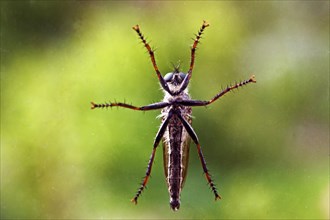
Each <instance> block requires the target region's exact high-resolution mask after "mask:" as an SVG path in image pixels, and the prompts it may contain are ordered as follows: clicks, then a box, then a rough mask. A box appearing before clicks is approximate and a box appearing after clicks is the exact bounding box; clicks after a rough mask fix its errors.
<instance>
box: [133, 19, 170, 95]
mask: <svg viewBox="0 0 330 220" xmlns="http://www.w3.org/2000/svg"><path fill="white" fill-rule="evenodd" d="M133 30H135V32H136V33H137V34H138V35H139V38H140V39H141V41H142V43H143V44H144V46H145V48H147V50H148V53H149V55H150V59H151V62H152V65H153V67H154V69H155V71H156V74H157V77H158V80H159V82H160V84H161V86H162V87H163V88H164V89H165V90H166V91H167V92H168V93H170V94H172V93H171V92H170V90H169V88H168V85H167V83H166V82H165V80H164V78H163V77H162V75H161V73H160V71H159V69H158V66H157V64H156V60H155V53H154V50H152V49H151V47H150V45H149V44H148V43H147V41H146V39H145V38H144V36H143V34H142V32H141V31H140V27H139V25H135V26H133Z"/></svg>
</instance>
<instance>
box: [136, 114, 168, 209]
mask: <svg viewBox="0 0 330 220" xmlns="http://www.w3.org/2000/svg"><path fill="white" fill-rule="evenodd" d="M172 115H173V114H172V112H171V111H170V112H169V114H168V116H167V118H166V119H165V120H164V121H163V123H162V124H161V126H160V128H159V130H158V133H157V135H156V138H155V140H154V144H153V149H152V153H151V156H150V159H149V162H148V166H147V170H146V175H145V177H144V178H143V181H142V183H141V186H140V188H139V189H138V191H137V193H136V194H135V196H134V198H133V199H131V201H132V202H134V203H135V204H137V200H138V198H139V196H140V195H141V193H142V191H143V190H144V188H145V187H146V185H147V182H148V179H149V177H150V174H151V168H152V164H153V161H154V158H155V153H156V149H157V146H158V144H159V142H160V140H161V139H162V137H163V135H164V133H165V130H166V128H167V125H168V122H169V120H170V119H171V117H172Z"/></svg>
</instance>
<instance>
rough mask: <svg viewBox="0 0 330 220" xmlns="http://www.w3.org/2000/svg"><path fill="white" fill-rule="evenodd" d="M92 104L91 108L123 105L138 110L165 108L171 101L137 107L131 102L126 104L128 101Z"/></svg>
mask: <svg viewBox="0 0 330 220" xmlns="http://www.w3.org/2000/svg"><path fill="white" fill-rule="evenodd" d="M91 104H92V107H91V109H94V108H111V107H114V106H117V107H123V108H129V109H133V110H138V111H148V110H156V109H161V108H164V107H166V106H169V105H170V103H168V102H157V103H153V104H150V105H146V106H141V107H136V106H133V105H129V104H126V103H122V102H114V103H104V104H95V103H94V102H91Z"/></svg>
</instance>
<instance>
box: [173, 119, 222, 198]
mask: <svg viewBox="0 0 330 220" xmlns="http://www.w3.org/2000/svg"><path fill="white" fill-rule="evenodd" d="M176 115H177V116H178V117H179V119H180V121H181V122H182V124H183V126H184V127H185V129H186V131H187V132H188V134H189V135H190V137H191V139H192V140H193V141H194V142H195V144H196V146H197V151H198V156H199V159H200V161H201V163H202V167H203V171H204V173H205V177H206V179H207V181H208V183H209V184H210V187H211V189H212V191H213V193H214V196H215V200H217V199H221V196H220V195H219V194H218V192H217V189H216V188H215V184H214V182H213V180H212V178H211V175H210V173H209V171H208V169H207V167H206V162H205V158H204V156H203V152H202V148H201V145H200V143H199V140H198V137H197V135H196V133H195V131H194V129H193V128H192V127H191V125H190V124H189V123H188V122H187V121H186V119H184V118H183V117H182V115H181V114H180V113H177V114H176Z"/></svg>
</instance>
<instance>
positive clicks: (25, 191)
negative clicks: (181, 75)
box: [0, 1, 329, 219]
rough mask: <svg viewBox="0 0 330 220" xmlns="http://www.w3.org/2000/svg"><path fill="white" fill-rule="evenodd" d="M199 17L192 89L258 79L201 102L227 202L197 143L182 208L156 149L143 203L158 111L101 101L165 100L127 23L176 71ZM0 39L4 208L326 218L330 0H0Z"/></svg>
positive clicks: (44, 214) (65, 213)
mask: <svg viewBox="0 0 330 220" xmlns="http://www.w3.org/2000/svg"><path fill="white" fill-rule="evenodd" d="M204 19H205V20H207V21H208V22H209V23H210V24H211V25H210V27H209V28H207V29H206V31H205V35H203V37H204V38H203V39H202V42H201V45H200V46H199V50H198V51H197V57H196V63H195V69H194V75H193V78H192V81H191V84H190V92H191V95H192V97H193V98H195V99H202V100H205V99H210V98H211V97H213V95H215V94H216V93H217V92H218V91H220V90H221V88H222V87H224V86H226V85H227V84H230V83H233V82H235V81H238V80H244V79H247V78H249V76H250V75H251V74H252V73H254V74H255V75H256V78H257V80H258V83H257V84H252V85H248V86H246V87H244V88H241V89H239V90H238V91H235V92H233V93H230V94H228V95H226V96H225V97H223V98H222V99H221V100H219V101H217V102H216V103H214V104H212V105H211V106H209V107H208V108H203V107H201V108H195V109H194V112H193V114H194V117H195V120H194V122H193V127H194V128H195V130H196V132H197V134H198V135H199V138H200V141H201V143H202V147H203V149H204V154H205V157H206V160H207V163H208V166H209V169H210V170H211V173H212V174H213V178H214V180H215V182H216V183H217V186H218V189H219V192H220V194H221V195H222V197H223V199H222V200H221V201H217V202H215V201H214V197H213V194H212V192H211V190H210V189H209V187H208V186H207V183H206V180H205V178H204V176H203V172H202V168H201V165H200V162H199V159H198V155H197V152H196V148H195V146H194V145H192V146H191V151H190V165H189V166H190V169H189V171H188V177H187V181H186V184H185V187H184V189H183V192H182V204H181V209H180V210H179V211H178V212H173V211H171V210H170V208H169V204H168V202H169V198H168V193H167V188H166V183H165V178H164V174H163V168H162V165H163V162H162V149H161V147H159V149H158V151H157V155H156V160H155V164H154V167H153V172H152V178H151V179H150V181H149V184H148V188H147V190H146V191H145V192H144V193H143V195H142V196H141V197H140V200H139V204H138V205H137V206H135V205H133V204H132V203H130V199H131V198H132V197H133V196H134V193H135V192H136V190H137V188H138V186H139V183H140V181H141V178H142V177H143V175H144V173H145V168H146V165H147V161H148V159H149V156H150V153H151V150H152V142H153V139H154V137H155V134H156V132H157V129H158V126H159V124H160V122H159V119H156V116H157V115H159V111H153V112H146V113H141V112H134V111H132V110H129V109H117V108H113V109H111V110H110V109H108V110H101V109H97V110H93V111H92V110H90V101H95V102H100V103H102V102H107V101H114V100H117V101H124V100H126V101H127V102H129V103H133V104H135V105H145V104H149V103H152V102H156V101H159V100H161V99H162V92H161V91H160V89H159V84H158V82H157V77H156V76H155V73H154V71H153V68H152V65H151V62H150V60H149V58H148V54H147V53H146V50H145V48H143V45H142V44H141V43H140V40H139V39H138V37H137V35H136V33H134V31H133V30H132V28H131V27H132V26H133V25H135V24H139V25H140V27H141V30H142V32H143V33H144V35H145V36H146V37H147V39H148V40H151V45H152V46H154V47H155V48H157V50H156V60H157V62H158V65H159V67H160V70H161V72H162V73H163V74H165V73H167V72H170V71H171V70H172V69H173V68H172V63H175V64H176V63H177V62H178V61H181V63H182V64H181V67H182V70H183V71H186V70H187V69H188V67H189V61H190V45H191V44H192V40H191V38H192V37H193V36H194V34H195V33H197V31H198V29H199V28H200V26H201V24H202V21H203V20H204ZM0 50H1V218H3V219H6V218H23V219H24V218H32V219H34V218H39V219H46V218H48V219H54V218H56V219H64V218H65V219H86V218H92V219H99V218H120V219H123V218H130V219H132V218H140V219H146V218H166V219H169V218H177V219H182V218H185V219H191V218H196V219H200V218H203V219H212V218H213V219H220V218H225V219H234V218H240V219H241V218H243V219H244V218H263V219H271V218H273V219H274V218H278V219H293V218H296V219H317V218H319V219H328V218H329V1H247V2H245V1H244V2H243V1H219V2H216V1H203V2H202V1H193V2H190V1H159V2H157V1H154V2H151V1H124V2H119V1H118V2H111V1H1V48H0Z"/></svg>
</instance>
